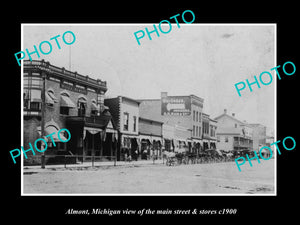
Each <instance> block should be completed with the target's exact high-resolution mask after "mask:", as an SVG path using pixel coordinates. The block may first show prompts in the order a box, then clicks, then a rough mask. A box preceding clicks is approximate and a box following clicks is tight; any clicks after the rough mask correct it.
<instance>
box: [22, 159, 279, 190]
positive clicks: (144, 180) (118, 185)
mask: <svg viewBox="0 0 300 225" xmlns="http://www.w3.org/2000/svg"><path fill="white" fill-rule="evenodd" d="M252 163H253V167H250V166H249V164H248V163H245V164H244V165H243V166H242V167H241V168H242V171H241V172H239V171H238V169H237V167H236V165H235V163H234V162H226V163H212V164H192V165H190V164H189V165H179V166H172V167H169V166H166V165H162V164H156V165H151V164H148V165H140V164H137V163H136V162H131V163H128V164H127V165H125V166H124V165H123V166H116V167H113V166H109V167H107V166H102V167H94V168H91V167H90V168H67V169H65V168H47V169H44V170H41V169H39V170H38V169H36V170H31V169H24V171H23V172H24V175H23V185H24V186H23V188H24V194H274V193H275V191H274V160H273V159H271V160H268V161H261V163H260V164H258V163H257V161H254V162H252Z"/></svg>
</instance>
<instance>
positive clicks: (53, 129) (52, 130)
mask: <svg viewBox="0 0 300 225" xmlns="http://www.w3.org/2000/svg"><path fill="white" fill-rule="evenodd" d="M37 131H38V133H39V135H40V136H41V127H38V128H37ZM58 131H59V130H58V129H57V128H56V127H54V126H48V127H46V128H45V131H44V132H45V134H44V136H48V135H49V134H52V133H54V134H53V135H51V136H49V137H47V142H52V138H53V140H54V142H62V141H63V142H65V141H67V139H66V138H65V136H64V135H63V132H61V133H60V135H59V137H60V139H59V138H58V136H57V133H58ZM51 137H52V138H51ZM61 140H62V141H61Z"/></svg>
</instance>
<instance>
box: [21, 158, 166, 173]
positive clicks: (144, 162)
mask: <svg viewBox="0 0 300 225" xmlns="http://www.w3.org/2000/svg"><path fill="white" fill-rule="evenodd" d="M163 162H164V163H165V162H166V160H164V161H163V160H162V159H158V160H155V161H154V164H153V160H138V161H131V162H125V161H117V162H116V165H115V166H114V161H105V162H94V167H95V168H99V167H120V166H122V167H127V166H128V167H131V166H135V165H162V164H163ZM74 168H93V167H92V162H83V163H77V164H67V165H66V168H65V165H64V164H59V165H46V166H45V169H42V168H41V165H36V166H24V167H23V172H43V171H48V172H49V170H56V169H60V170H67V169H74Z"/></svg>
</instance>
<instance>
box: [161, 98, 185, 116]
mask: <svg viewBox="0 0 300 225" xmlns="http://www.w3.org/2000/svg"><path fill="white" fill-rule="evenodd" d="M161 114H162V115H172V116H188V115H190V114H191V99H190V97H188V96H167V97H164V98H162V99H161Z"/></svg>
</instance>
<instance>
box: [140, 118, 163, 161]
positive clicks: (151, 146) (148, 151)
mask: <svg viewBox="0 0 300 225" xmlns="http://www.w3.org/2000/svg"><path fill="white" fill-rule="evenodd" d="M162 128H163V123H162V122H160V121H155V120H150V119H146V118H142V117H139V144H140V149H139V152H138V153H139V156H140V157H139V158H140V159H151V158H153V157H154V158H155V159H157V158H161V157H162V144H163V138H162Z"/></svg>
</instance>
